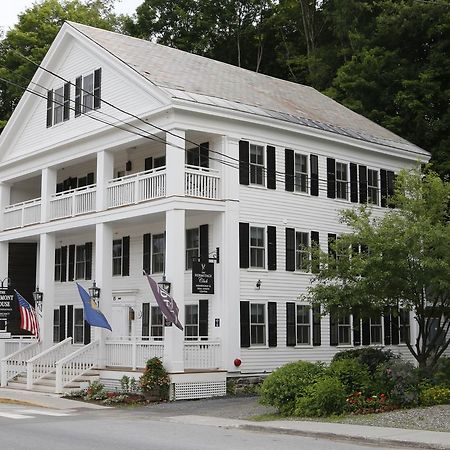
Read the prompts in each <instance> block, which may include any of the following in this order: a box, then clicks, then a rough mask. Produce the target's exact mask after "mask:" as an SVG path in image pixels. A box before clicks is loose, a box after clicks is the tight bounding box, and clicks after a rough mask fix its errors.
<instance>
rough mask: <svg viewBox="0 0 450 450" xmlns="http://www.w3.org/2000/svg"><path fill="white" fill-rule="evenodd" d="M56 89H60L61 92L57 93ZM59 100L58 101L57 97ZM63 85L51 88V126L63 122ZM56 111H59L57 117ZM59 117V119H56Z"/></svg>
mask: <svg viewBox="0 0 450 450" xmlns="http://www.w3.org/2000/svg"><path fill="white" fill-rule="evenodd" d="M58 91H61V94H58ZM58 96H59V98H60V100H59V101H58V98H57V97H58ZM64 103H65V98H64V85H62V86H60V87H57V88H56V89H54V90H53V103H52V110H53V126H55V125H59V124H60V123H63V122H64ZM57 113H61V117H57ZM57 118H59V120H57Z"/></svg>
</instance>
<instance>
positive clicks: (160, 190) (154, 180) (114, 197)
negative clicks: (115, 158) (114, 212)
mask: <svg viewBox="0 0 450 450" xmlns="http://www.w3.org/2000/svg"><path fill="white" fill-rule="evenodd" d="M165 169H166V168H165V167H160V168H157V169H152V170H147V171H145V172H139V173H134V174H132V175H127V176H126V177H122V178H115V179H114V180H111V181H109V183H108V187H107V190H108V208H117V207H118V206H126V205H132V204H135V203H140V202H144V201H147V200H153V199H155V198H161V197H165V196H166V170H165Z"/></svg>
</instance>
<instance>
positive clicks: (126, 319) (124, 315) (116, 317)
mask: <svg viewBox="0 0 450 450" xmlns="http://www.w3.org/2000/svg"><path fill="white" fill-rule="evenodd" d="M111 328H112V336H113V337H115V338H118V337H126V336H130V332H131V322H130V316H129V307H128V306H113V308H112V324H111Z"/></svg>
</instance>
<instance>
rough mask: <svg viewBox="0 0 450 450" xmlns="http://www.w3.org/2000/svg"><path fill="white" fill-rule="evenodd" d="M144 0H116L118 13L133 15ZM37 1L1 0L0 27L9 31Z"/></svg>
mask: <svg viewBox="0 0 450 450" xmlns="http://www.w3.org/2000/svg"><path fill="white" fill-rule="evenodd" d="M143 1H144V0H116V13H119V14H128V15H131V14H133V13H134V12H135V11H136V8H137V7H138V6H139V5H140V4H142V3H143ZM33 3H35V1H34V0H0V28H2V29H3V30H4V31H8V30H9V29H10V28H11V27H13V26H14V25H15V24H16V23H17V15H18V14H20V13H22V12H24V11H25V9H27V8H29V7H30V6H32V5H33Z"/></svg>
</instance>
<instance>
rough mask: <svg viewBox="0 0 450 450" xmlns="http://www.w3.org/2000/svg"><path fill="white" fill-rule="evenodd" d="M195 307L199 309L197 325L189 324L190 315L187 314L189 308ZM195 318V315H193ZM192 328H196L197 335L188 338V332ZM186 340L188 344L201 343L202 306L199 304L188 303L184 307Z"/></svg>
mask: <svg viewBox="0 0 450 450" xmlns="http://www.w3.org/2000/svg"><path fill="white" fill-rule="evenodd" d="M191 307H195V308H197V312H196V317H197V323H195V322H194V323H188V314H187V308H191ZM193 317H195V314H194V315H193ZM191 328H196V329H197V333H196V334H195V335H194V334H193V335H190V336H187V335H186V333H187V330H188V329H191ZM184 340H185V341H186V342H199V341H201V336H200V305H199V303H198V302H197V303H188V304H185V305H184Z"/></svg>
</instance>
